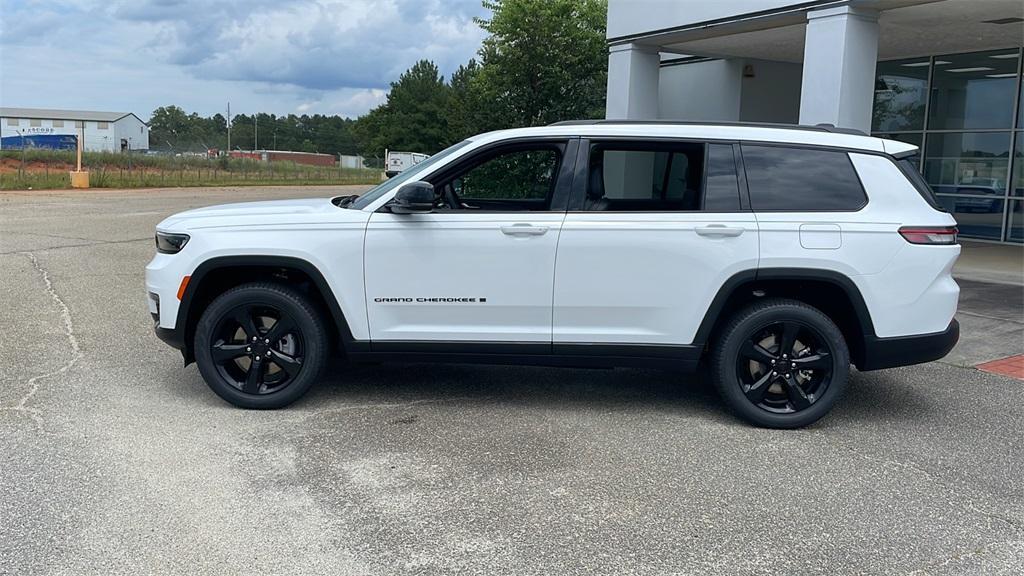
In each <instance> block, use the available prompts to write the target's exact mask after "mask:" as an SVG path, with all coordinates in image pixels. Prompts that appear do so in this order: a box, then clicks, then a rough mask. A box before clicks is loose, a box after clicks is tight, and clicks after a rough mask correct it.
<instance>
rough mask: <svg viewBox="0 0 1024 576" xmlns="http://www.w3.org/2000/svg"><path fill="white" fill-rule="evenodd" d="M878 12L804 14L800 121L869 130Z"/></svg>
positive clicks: (842, 8) (843, 10)
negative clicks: (804, 31)
mask: <svg viewBox="0 0 1024 576" xmlns="http://www.w3.org/2000/svg"><path fill="white" fill-rule="evenodd" d="M877 60H878V13H877V12H875V11H872V10H864V9H860V8H853V7H851V6H840V7H837V8H828V9H825V10H814V11H811V12H808V13H807V32H806V33H805V39H804V70H803V82H802V86H801V89H800V123H801V124H820V123H826V124H834V125H836V126H839V127H843V128H856V129H858V130H863V131H864V132H870V130H871V105H872V99H873V95H874V85H875V62H876V61H877Z"/></svg>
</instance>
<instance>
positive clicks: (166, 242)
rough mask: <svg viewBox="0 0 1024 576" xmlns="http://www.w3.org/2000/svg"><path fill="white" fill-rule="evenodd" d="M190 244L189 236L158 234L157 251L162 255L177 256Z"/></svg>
mask: <svg viewBox="0 0 1024 576" xmlns="http://www.w3.org/2000/svg"><path fill="white" fill-rule="evenodd" d="M185 244H188V234H169V233H167V232H157V233H156V251H157V252H160V253H161V254H177V253H178V252H181V249H182V248H184V247H185Z"/></svg>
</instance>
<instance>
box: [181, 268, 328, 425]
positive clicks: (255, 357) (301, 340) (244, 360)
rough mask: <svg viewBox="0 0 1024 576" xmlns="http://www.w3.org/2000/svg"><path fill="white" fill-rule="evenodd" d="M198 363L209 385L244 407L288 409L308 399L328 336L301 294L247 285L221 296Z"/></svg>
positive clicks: (208, 314)
mask: <svg viewBox="0 0 1024 576" xmlns="http://www.w3.org/2000/svg"><path fill="white" fill-rule="evenodd" d="M194 352H195V359H196V364H197V365H198V366H199V372H200V373H201V374H202V375H203V379H204V380H206V383H207V385H208V386H209V387H210V389H211V390H213V391H214V392H215V393H216V394H217V395H218V396H220V397H221V398H223V399H224V400H227V401H228V402H230V403H231V404H234V405H235V406H238V407H240V408H255V409H273V408H283V407H285V406H287V405H289V404H291V403H292V402H295V401H296V400H298V399H299V398H300V397H302V395H303V394H305V393H306V392H307V391H308V390H309V389H310V388H311V387H312V386H313V384H314V383H316V381H317V380H318V379H319V377H320V374H321V372H322V371H323V369H324V367H325V366H326V364H327V361H328V338H327V331H326V330H325V328H324V326H323V321H322V319H321V317H320V314H319V313H318V310H317V308H316V307H315V306H313V304H312V303H311V302H310V301H309V300H308V299H307V298H306V297H305V296H303V295H302V294H301V293H300V292H298V291H296V290H294V289H292V288H290V287H287V286H283V285H280V284H274V283H269V282H254V283H251V284H243V285H241V286H237V287H235V288H232V289H230V290H228V291H227V292H225V293H223V294H221V295H220V296H218V297H217V298H216V299H215V300H214V301H213V302H211V303H210V305H209V306H208V307H207V308H206V310H205V311H204V312H203V315H202V317H200V319H199V323H198V325H197V326H196V333H195V350H194Z"/></svg>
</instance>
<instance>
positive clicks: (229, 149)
mask: <svg viewBox="0 0 1024 576" xmlns="http://www.w3.org/2000/svg"><path fill="white" fill-rule="evenodd" d="M230 153H231V102H228V154H230Z"/></svg>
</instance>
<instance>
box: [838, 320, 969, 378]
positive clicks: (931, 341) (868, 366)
mask: <svg viewBox="0 0 1024 576" xmlns="http://www.w3.org/2000/svg"><path fill="white" fill-rule="evenodd" d="M958 340H960V323H959V322H957V321H956V319H955V318H954V319H953V321H952V322H950V323H949V326H948V327H947V328H946V329H945V330H943V331H942V332H936V333H934V334H922V335H915V336H898V337H895V338H878V337H877V336H868V337H867V338H865V341H864V360H863V362H861V364H860V365H858V366H857V368H858V369H859V370H861V371H862V372H865V371H868V370H880V369H882V368H894V367H896V366H910V365H911V364H923V363H925V362H931V361H933V360H938V359H939V358H942V357H944V356H945V355H946V354H949V351H950V350H952V349H953V346H956V343H957V341H958Z"/></svg>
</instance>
